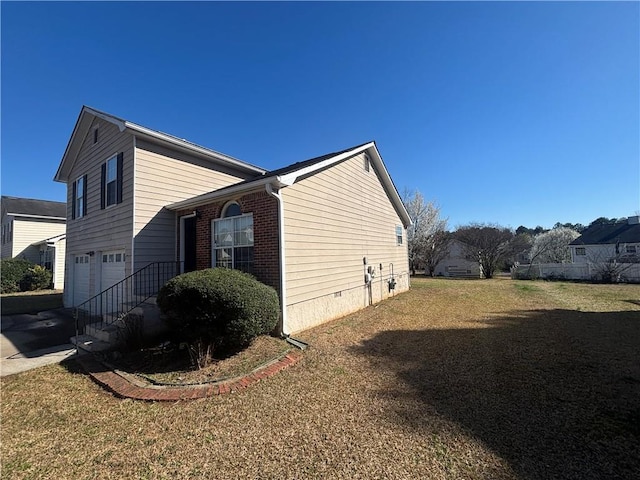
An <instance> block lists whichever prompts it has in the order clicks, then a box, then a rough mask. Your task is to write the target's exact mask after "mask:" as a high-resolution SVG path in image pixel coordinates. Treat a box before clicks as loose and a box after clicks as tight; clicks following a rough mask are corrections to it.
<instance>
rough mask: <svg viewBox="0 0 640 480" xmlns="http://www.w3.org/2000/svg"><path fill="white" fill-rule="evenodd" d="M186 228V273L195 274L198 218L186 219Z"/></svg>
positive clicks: (184, 237)
mask: <svg viewBox="0 0 640 480" xmlns="http://www.w3.org/2000/svg"><path fill="white" fill-rule="evenodd" d="M183 228H184V236H183V239H184V247H183V252H184V257H183V260H184V271H185V272H193V271H194V270H195V269H196V217H195V216H194V217H189V218H185V219H184V221H183Z"/></svg>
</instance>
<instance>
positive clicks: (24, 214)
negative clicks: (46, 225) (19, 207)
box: [7, 212, 67, 221]
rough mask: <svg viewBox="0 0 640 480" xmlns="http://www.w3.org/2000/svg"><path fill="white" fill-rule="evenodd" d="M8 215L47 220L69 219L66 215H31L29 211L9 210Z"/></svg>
mask: <svg viewBox="0 0 640 480" xmlns="http://www.w3.org/2000/svg"><path fill="white" fill-rule="evenodd" d="M7 215H13V216H14V217H22V218H38V219H45V220H65V221H66V220H67V218H66V217H49V216H47V215H30V214H28V213H11V212H7Z"/></svg>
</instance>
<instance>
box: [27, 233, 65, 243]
mask: <svg viewBox="0 0 640 480" xmlns="http://www.w3.org/2000/svg"><path fill="white" fill-rule="evenodd" d="M66 237H67V234H66V233H61V234H60V235H56V236H54V237H51V238H45V239H44V240H40V241H39V242H34V243H32V244H31V245H34V246H36V245H44V244H45V243H46V244H47V245H55V244H56V243H58V242H59V241H60V240H66Z"/></svg>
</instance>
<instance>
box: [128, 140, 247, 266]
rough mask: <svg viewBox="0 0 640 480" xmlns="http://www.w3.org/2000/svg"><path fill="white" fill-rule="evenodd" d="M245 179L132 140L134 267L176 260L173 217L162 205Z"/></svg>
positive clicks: (181, 155)
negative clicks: (134, 149) (134, 212)
mask: <svg viewBox="0 0 640 480" xmlns="http://www.w3.org/2000/svg"><path fill="white" fill-rule="evenodd" d="M246 178H248V177H247V174H246V173H241V172H236V171H233V170H230V169H229V167H225V166H222V165H219V164H214V163H212V162H210V161H207V160H203V159H200V158H197V157H195V156H192V155H187V154H185V153H179V152H176V151H173V150H170V149H167V148H163V147H159V146H157V145H152V144H150V143H148V142H145V141H142V140H140V139H136V170H135V192H136V198H135V209H136V214H135V225H134V232H133V234H134V236H135V260H134V261H135V263H136V268H142V267H143V266H145V265H147V264H149V263H151V262H157V261H173V260H176V243H175V239H176V217H175V212H172V211H168V210H166V209H164V208H163V207H164V206H165V205H168V204H170V203H174V202H177V201H180V200H185V199H187V198H191V197H194V196H196V195H200V194H203V193H207V192H210V191H212V190H216V189H219V188H222V187H226V186H228V185H232V184H235V183H238V182H240V181H242V180H244V179H246Z"/></svg>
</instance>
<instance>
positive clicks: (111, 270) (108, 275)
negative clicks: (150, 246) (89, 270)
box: [100, 251, 125, 290]
mask: <svg viewBox="0 0 640 480" xmlns="http://www.w3.org/2000/svg"><path fill="white" fill-rule="evenodd" d="M101 260H102V268H101V270H100V271H101V280H102V283H101V286H102V290H106V289H107V288H109V287H111V286H113V285H115V284H116V283H118V282H119V281H120V280H122V279H123V278H124V261H125V254H124V252H122V251H118V252H103V253H102V259H101Z"/></svg>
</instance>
